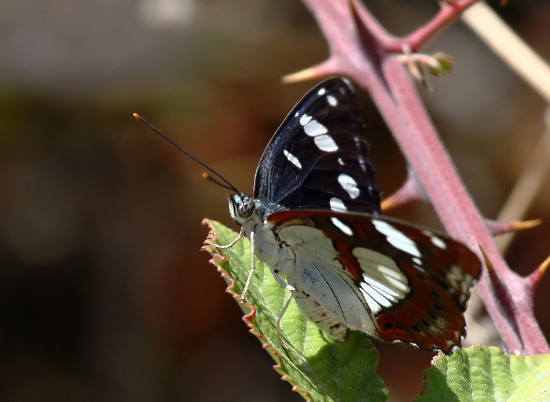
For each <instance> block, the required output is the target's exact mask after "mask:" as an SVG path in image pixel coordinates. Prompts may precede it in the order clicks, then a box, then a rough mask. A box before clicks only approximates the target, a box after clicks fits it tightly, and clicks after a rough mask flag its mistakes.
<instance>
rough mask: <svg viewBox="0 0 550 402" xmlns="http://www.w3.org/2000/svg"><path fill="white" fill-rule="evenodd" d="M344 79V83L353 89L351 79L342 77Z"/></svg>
mask: <svg viewBox="0 0 550 402" xmlns="http://www.w3.org/2000/svg"><path fill="white" fill-rule="evenodd" d="M342 81H344V83H345V84H346V85H347V86H348V87H350V88H351V89H353V85H352V84H351V81H350V80H348V79H347V78H342Z"/></svg>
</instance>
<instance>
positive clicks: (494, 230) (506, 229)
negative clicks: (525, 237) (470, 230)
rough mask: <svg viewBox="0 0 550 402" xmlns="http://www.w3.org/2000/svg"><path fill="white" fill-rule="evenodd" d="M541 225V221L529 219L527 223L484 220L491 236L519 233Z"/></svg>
mask: <svg viewBox="0 0 550 402" xmlns="http://www.w3.org/2000/svg"><path fill="white" fill-rule="evenodd" d="M541 223H542V220H541V219H531V220H528V221H511V222H497V221H492V220H486V221H485V224H486V225H487V229H489V232H490V233H491V235H492V236H500V235H503V234H506V233H510V232H520V231H522V230H527V229H532V228H534V227H537V226H539V225H540V224H541Z"/></svg>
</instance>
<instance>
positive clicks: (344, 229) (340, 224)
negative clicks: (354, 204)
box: [330, 216, 353, 236]
mask: <svg viewBox="0 0 550 402" xmlns="http://www.w3.org/2000/svg"><path fill="white" fill-rule="evenodd" d="M330 220H331V222H332V223H333V224H334V226H336V227H337V228H338V229H340V230H341V231H342V233H344V234H346V235H348V236H353V230H352V229H351V228H350V227H349V226H348V225H346V224H345V223H344V222H342V221H341V220H340V219H338V218H336V217H334V216H333V217H331V218H330Z"/></svg>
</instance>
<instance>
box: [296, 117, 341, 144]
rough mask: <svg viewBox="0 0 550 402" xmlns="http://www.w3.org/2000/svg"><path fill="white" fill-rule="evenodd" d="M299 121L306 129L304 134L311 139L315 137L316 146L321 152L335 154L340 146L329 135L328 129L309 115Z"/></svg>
mask: <svg viewBox="0 0 550 402" xmlns="http://www.w3.org/2000/svg"><path fill="white" fill-rule="evenodd" d="M299 121H300V124H301V125H302V126H303V127H304V132H305V133H306V134H307V135H309V136H310V137H313V141H314V142H315V145H316V146H317V148H319V149H320V150H321V151H325V152H334V151H337V150H338V145H336V142H334V140H333V139H332V137H331V136H330V135H328V134H327V133H328V129H327V128H326V127H325V126H324V125H323V124H321V123H319V122H318V121H317V120H315V119H313V118H312V117H311V116H309V115H307V114H303V115H302V116H301V117H300V120H299Z"/></svg>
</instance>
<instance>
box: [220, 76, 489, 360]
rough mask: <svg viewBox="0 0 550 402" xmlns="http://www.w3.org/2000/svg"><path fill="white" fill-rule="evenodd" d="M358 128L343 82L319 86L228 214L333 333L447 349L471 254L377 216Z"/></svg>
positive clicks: (457, 325) (459, 315) (463, 301)
mask: <svg viewBox="0 0 550 402" xmlns="http://www.w3.org/2000/svg"><path fill="white" fill-rule="evenodd" d="M365 134H366V130H365V126H364V123H363V121H362V119H361V116H360V107H359V103H358V100H357V97H356V95H355V91H354V89H353V87H352V84H351V82H350V81H349V80H347V79H346V78H342V77H337V78H331V79H327V80H325V81H323V82H321V83H320V84H318V85H317V86H316V87H315V88H313V89H312V90H311V91H309V92H308V93H307V94H306V95H305V96H304V97H303V98H302V100H301V101H300V102H299V103H298V104H297V105H296V106H295V107H294V108H293V110H292V111H291V112H290V113H289V115H288V116H287V117H286V118H285V120H284V121H283V123H282V124H281V126H280V127H279V128H278V129H277V131H276V132H275V134H274V135H273V137H272V138H271V140H270V142H269V143H268V145H267V147H266V149H265V151H264V153H263V155H262V156H261V159H260V162H259V164H258V167H257V170H256V175H255V179H254V193H253V196H252V197H251V196H249V195H246V194H244V193H242V192H238V191H236V189H235V193H234V194H231V195H228V201H229V211H230V214H231V217H232V218H233V219H234V220H235V221H236V222H237V223H238V224H240V225H241V227H242V229H241V230H242V232H244V235H245V236H246V237H248V238H249V239H250V241H251V245H252V248H253V252H254V253H255V254H256V256H257V257H258V258H259V259H260V260H261V261H263V262H265V263H266V264H267V265H268V266H269V267H270V270H271V272H272V273H273V275H274V276H275V279H277V281H278V282H279V283H280V284H281V285H283V286H285V287H286V288H287V289H288V290H290V291H291V293H292V297H293V298H294V300H295V302H296V303H297V305H298V307H299V308H300V309H301V310H302V312H303V313H304V314H305V315H306V316H307V317H308V318H309V319H310V320H312V321H313V322H314V323H315V324H316V325H317V326H318V327H319V328H320V329H322V330H323V331H325V332H326V333H327V334H328V335H330V336H331V337H332V338H334V339H337V340H344V339H345V338H346V336H347V333H348V331H349V330H354V331H362V332H364V333H366V334H367V335H369V336H371V337H373V338H377V339H381V340H385V341H401V342H407V343H411V344H413V345H415V346H417V347H418V348H420V349H423V350H425V351H432V352H435V351H441V352H443V353H446V354H450V353H451V352H453V351H454V350H456V349H457V348H459V347H460V346H461V344H462V341H463V339H464V336H465V333H466V328H465V321H464V317H463V312H464V310H465V308H466V306H467V302H468V299H469V297H470V293H471V290H472V287H473V286H474V284H475V282H476V280H477V279H478V277H479V275H480V271H481V265H480V261H479V259H478V257H477V256H476V255H475V254H474V253H473V252H472V251H471V250H470V249H469V248H468V247H467V246H465V245H464V244H462V243H460V242H458V241H456V240H453V239H451V238H449V237H448V236H446V235H443V234H438V233H436V232H434V231H432V230H429V229H426V228H422V227H419V226H416V225H414V224H411V223H408V222H404V221H401V220H397V219H394V218H390V217H388V216H385V215H383V214H382V212H381V209H380V191H379V190H378V189H377V187H376V185H375V183H374V171H373V167H372V165H371V163H370V161H369V159H368V157H367V151H368V144H367V140H366V136H365ZM231 188H232V189H234V187H232V186H231ZM245 288H246V287H245Z"/></svg>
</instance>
